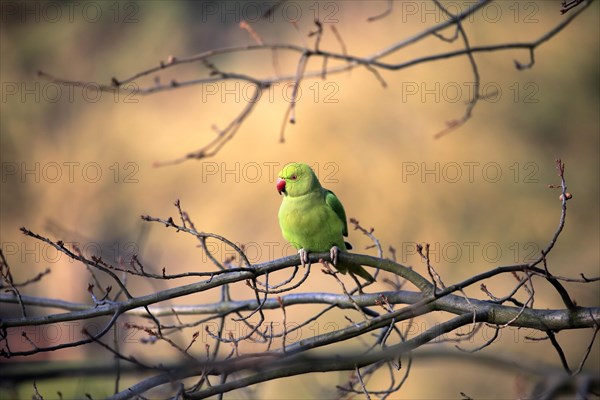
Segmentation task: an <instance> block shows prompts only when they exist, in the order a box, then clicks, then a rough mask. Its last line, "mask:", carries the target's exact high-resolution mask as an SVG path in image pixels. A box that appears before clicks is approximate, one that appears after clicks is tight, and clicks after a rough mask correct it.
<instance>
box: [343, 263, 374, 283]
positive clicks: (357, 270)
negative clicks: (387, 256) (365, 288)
mask: <svg viewBox="0 0 600 400" xmlns="http://www.w3.org/2000/svg"><path fill="white" fill-rule="evenodd" d="M349 271H350V273H351V274H354V275H358V276H360V277H361V278H363V279H364V280H366V281H367V282H369V283H373V282H375V278H373V276H372V275H371V274H370V273H369V272H367V270H366V269H364V268H363V267H361V266H352V267H351V268H350V269H349Z"/></svg>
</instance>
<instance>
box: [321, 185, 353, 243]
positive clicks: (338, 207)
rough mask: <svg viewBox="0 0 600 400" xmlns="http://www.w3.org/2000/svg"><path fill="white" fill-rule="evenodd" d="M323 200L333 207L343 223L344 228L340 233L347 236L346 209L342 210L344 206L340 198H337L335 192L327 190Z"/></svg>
mask: <svg viewBox="0 0 600 400" xmlns="http://www.w3.org/2000/svg"><path fill="white" fill-rule="evenodd" d="M325 190H327V189H325ZM325 202H326V203H327V205H328V206H329V207H331V208H332V209H333V211H335V213H336V215H337V216H338V217H339V219H341V220H342V222H343V223H344V230H343V231H342V235H344V236H348V222H347V221H346V211H344V206H343V205H342V202H341V201H340V199H338V198H337V196H336V195H335V193H333V192H332V191H331V190H327V194H326V195H325Z"/></svg>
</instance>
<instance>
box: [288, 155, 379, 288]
mask: <svg viewBox="0 0 600 400" xmlns="http://www.w3.org/2000/svg"><path fill="white" fill-rule="evenodd" d="M278 177H279V178H280V179H283V180H285V189H284V190H283V191H282V193H283V200H282V202H281V207H280V208H279V225H280V227H281V233H282V234H283V237H284V238H285V240H287V241H288V242H289V243H290V244H291V245H292V246H294V247H295V248H296V249H304V250H306V251H307V252H314V253H322V252H328V251H329V250H330V249H331V248H332V247H333V246H337V247H338V248H339V249H340V251H347V250H348V248H349V247H350V246H348V247H347V246H346V242H345V241H344V236H348V223H347V221H346V212H345V211H344V206H343V205H342V203H341V201H340V200H339V199H338V198H337V196H336V195H335V194H334V193H333V192H332V191H330V190H327V189H325V188H323V187H322V186H321V184H320V183H319V180H318V178H317V176H316V175H315V173H314V171H313V170H312V169H311V168H310V167H309V166H308V165H306V164H301V163H291V164H288V165H286V166H285V167H284V168H283V169H282V170H281V172H279V175H278ZM350 248H351V247H350ZM335 267H336V268H337V269H338V270H339V271H340V272H341V273H343V274H345V273H346V272H348V271H349V272H350V273H351V274H354V275H358V276H360V277H362V278H363V279H365V280H367V281H369V282H373V281H374V279H373V277H372V276H371V274H369V273H368V272H367V271H366V270H365V269H364V268H363V267H361V266H354V265H345V264H344V263H342V262H340V261H338V263H337V265H336V266H335Z"/></svg>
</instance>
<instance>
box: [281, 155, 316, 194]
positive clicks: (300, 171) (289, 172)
mask: <svg viewBox="0 0 600 400" xmlns="http://www.w3.org/2000/svg"><path fill="white" fill-rule="evenodd" d="M320 186H321V184H320V183H319V179H317V176H316V175H315V173H314V172H313V170H312V169H311V168H310V167H309V166H308V165H306V164H302V163H290V164H287V165H286V166H285V167H283V169H282V170H281V171H279V174H277V191H278V192H279V194H282V193H283V194H284V195H285V196H290V197H297V196H302V195H305V194H307V193H308V192H310V191H312V190H314V189H315V188H318V187H320Z"/></svg>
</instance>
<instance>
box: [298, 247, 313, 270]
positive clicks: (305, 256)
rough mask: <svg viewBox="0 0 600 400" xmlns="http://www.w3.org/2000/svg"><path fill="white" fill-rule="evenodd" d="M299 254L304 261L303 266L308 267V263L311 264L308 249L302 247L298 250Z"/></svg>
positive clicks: (302, 261) (301, 260)
mask: <svg viewBox="0 0 600 400" xmlns="http://www.w3.org/2000/svg"><path fill="white" fill-rule="evenodd" d="M298 254H299V255H300V262H301V263H302V266H303V267H306V264H310V262H309V261H308V251H306V250H304V249H300V250H298Z"/></svg>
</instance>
